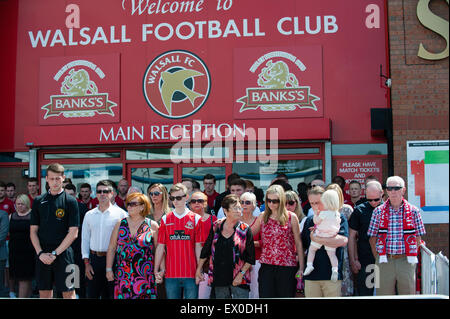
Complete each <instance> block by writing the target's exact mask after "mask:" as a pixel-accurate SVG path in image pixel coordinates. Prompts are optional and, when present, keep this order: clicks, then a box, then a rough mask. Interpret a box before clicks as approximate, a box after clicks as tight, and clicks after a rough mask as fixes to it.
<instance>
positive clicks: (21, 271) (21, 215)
mask: <svg viewBox="0 0 450 319" xmlns="http://www.w3.org/2000/svg"><path fill="white" fill-rule="evenodd" d="M30 212H31V208H30V200H29V198H28V196H27V195H24V194H20V195H19V196H17V199H16V212H15V213H13V214H11V217H10V218H11V220H10V222H9V276H10V279H11V280H15V281H16V282H18V283H19V298H29V297H30V296H31V281H32V279H33V277H34V266H35V263H36V260H35V252H34V248H33V245H32V244H31V239H30V218H31V214H30Z"/></svg>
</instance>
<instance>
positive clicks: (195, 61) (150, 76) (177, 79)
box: [143, 50, 211, 119]
mask: <svg viewBox="0 0 450 319" xmlns="http://www.w3.org/2000/svg"><path fill="white" fill-rule="evenodd" d="M210 89H211V78H210V75H209V71H208V68H207V67H206V65H205V64H204V63H203V61H202V60H201V59H200V58H199V57H198V56H196V55H195V54H193V53H191V52H188V51H183V50H176V51H168V52H165V53H163V54H161V55H159V56H158V57H156V58H155V59H154V60H153V61H152V62H150V64H149V65H148V67H147V70H146V72H145V75H144V79H143V90H144V97H145V100H146V102H147V104H148V105H149V106H150V107H151V109H152V110H153V111H155V112H156V113H158V114H159V115H161V116H163V117H166V118H171V119H179V118H184V117H188V116H190V115H192V114H194V113H196V112H197V111H198V110H200V109H201V108H202V107H203V105H204V104H205V103H206V100H207V99H208V96H209V92H210Z"/></svg>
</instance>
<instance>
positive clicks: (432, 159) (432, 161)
mask: <svg viewBox="0 0 450 319" xmlns="http://www.w3.org/2000/svg"><path fill="white" fill-rule="evenodd" d="M448 147H449V141H448V140H447V141H408V142H407V161H408V185H407V191H408V201H409V202H410V203H412V204H413V205H415V206H417V207H420V208H421V210H422V218H423V221H424V222H425V223H448V217H449V216H448V215H449V196H448V191H449V187H448V186H449V167H448V164H449V148H448Z"/></svg>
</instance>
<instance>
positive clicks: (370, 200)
mask: <svg viewBox="0 0 450 319" xmlns="http://www.w3.org/2000/svg"><path fill="white" fill-rule="evenodd" d="M380 200H381V198H372V199H368V198H367V201H368V202H378V201H380Z"/></svg>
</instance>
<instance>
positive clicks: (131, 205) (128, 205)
mask: <svg viewBox="0 0 450 319" xmlns="http://www.w3.org/2000/svg"><path fill="white" fill-rule="evenodd" d="M142 204H144V203H140V202H129V203H128V204H127V207H136V206H140V205H142Z"/></svg>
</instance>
